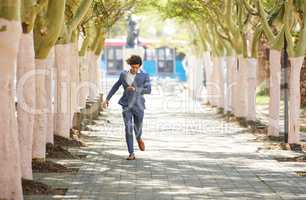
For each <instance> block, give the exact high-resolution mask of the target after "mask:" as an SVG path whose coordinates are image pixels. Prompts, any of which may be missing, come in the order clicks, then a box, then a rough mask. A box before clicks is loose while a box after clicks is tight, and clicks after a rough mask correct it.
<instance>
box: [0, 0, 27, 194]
mask: <svg viewBox="0 0 306 200" xmlns="http://www.w3.org/2000/svg"><path fill="white" fill-rule="evenodd" d="M11 3H12V6H13V5H14V2H11ZM0 27H2V28H4V29H5V30H4V31H1V32H0V66H1V67H0V74H1V75H0V90H1V92H0V111H1V112H0V130H1V139H0V148H1V150H0V160H1V164H0V186H1V187H0V199H14V200H20V199H22V188H21V168H20V154H19V153H20V151H19V144H18V130H17V119H16V116H15V112H16V109H15V102H14V96H13V82H14V77H15V70H14V66H15V64H16V61H17V52H18V49H19V39H20V34H21V27H20V22H19V21H17V20H16V21H9V20H6V19H4V18H0Z"/></svg>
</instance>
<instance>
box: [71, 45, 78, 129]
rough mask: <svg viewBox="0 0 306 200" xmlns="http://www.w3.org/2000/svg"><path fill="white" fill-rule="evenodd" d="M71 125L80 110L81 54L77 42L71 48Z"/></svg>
mask: <svg viewBox="0 0 306 200" xmlns="http://www.w3.org/2000/svg"><path fill="white" fill-rule="evenodd" d="M70 70H71V89H70V92H71V93H70V95H71V108H70V109H71V127H72V122H73V115H74V113H75V112H77V111H78V91H77V88H78V84H79V56H78V47H77V44H76V43H74V44H72V48H71V68H70Z"/></svg>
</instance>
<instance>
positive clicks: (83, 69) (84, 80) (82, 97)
mask: <svg viewBox="0 0 306 200" xmlns="http://www.w3.org/2000/svg"><path fill="white" fill-rule="evenodd" d="M79 64H80V84H79V87H78V91H79V106H80V107H85V105H86V99H87V97H88V94H89V90H88V70H89V69H88V58H87V56H86V55H85V56H81V57H80V63H79Z"/></svg>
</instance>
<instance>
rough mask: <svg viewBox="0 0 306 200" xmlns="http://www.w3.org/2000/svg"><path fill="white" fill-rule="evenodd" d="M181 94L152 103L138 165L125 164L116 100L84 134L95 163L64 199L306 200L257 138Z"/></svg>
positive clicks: (305, 184) (302, 186) (305, 185)
mask: <svg viewBox="0 0 306 200" xmlns="http://www.w3.org/2000/svg"><path fill="white" fill-rule="evenodd" d="M177 90H179V89H177V88H176V89H175V88H174V89H173V91H177ZM177 92H178V91H177ZM177 92H176V93H174V92H173V94H172V95H170V94H168V95H166V96H165V95H164V96H163V97H161V95H160V94H159V93H158V92H157V91H155V93H154V94H153V95H152V96H151V97H148V98H147V107H148V109H147V110H146V117H145V124H144V140H145V142H146V151H145V152H140V151H139V150H138V148H137V147H135V149H136V157H137V160H136V161H126V160H125V158H126V157H127V155H128V154H127V150H126V144H125V140H124V134H123V131H124V127H123V122H122V119H121V110H120V108H119V107H117V106H116V102H117V99H115V100H112V105H111V108H110V109H109V110H107V111H106V112H105V113H104V114H103V116H102V117H101V120H99V121H97V124H96V125H95V126H93V127H92V129H93V130H92V131H91V132H88V133H87V134H89V135H90V136H91V139H89V140H88V142H90V143H89V146H90V147H89V148H87V149H86V151H87V152H89V153H90V156H89V157H87V159H86V160H87V161H88V162H87V164H86V165H84V166H83V167H82V168H81V170H80V171H79V174H78V175H77V177H76V180H75V184H74V185H72V186H71V187H70V188H69V191H68V193H67V198H70V199H101V200H102V199H105V200H121V199H122V200H132V199H133V200H147V199H148V200H149V199H150V200H151V199H152V200H153V199H154V200H166V199H167V200H168V199H169V200H170V199H171V200H191V199H192V200H196V199H197V200H202V199H218V200H219V199H220V200H221V199H224V200H229V199H235V200H236V199H257V200H258V199H306V178H303V177H299V176H297V175H296V173H295V172H294V171H292V170H294V169H292V168H291V167H288V166H287V165H285V164H283V163H279V162H277V161H276V160H273V159H272V158H271V156H270V155H268V154H266V153H260V152H258V148H259V147H260V146H261V144H260V143H258V142H254V136H253V135H252V134H250V133H247V132H246V130H244V129H242V128H240V127H238V126H237V125H235V124H228V123H225V122H224V121H223V120H222V119H220V117H218V116H217V115H216V114H215V112H214V111H213V110H212V109H211V108H208V107H202V106H201V105H199V104H196V103H195V102H193V101H192V100H190V99H188V98H187V95H186V94H184V93H177ZM93 137H94V139H92V138H93Z"/></svg>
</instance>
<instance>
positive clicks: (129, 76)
mask: <svg viewBox="0 0 306 200" xmlns="http://www.w3.org/2000/svg"><path fill="white" fill-rule="evenodd" d="M138 73H139V71H138V72H137V74H138ZM135 77H136V74H132V73H131V72H130V71H129V72H128V73H127V76H126V83H127V84H128V85H129V86H131V85H132V84H133V82H134V80H135Z"/></svg>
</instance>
